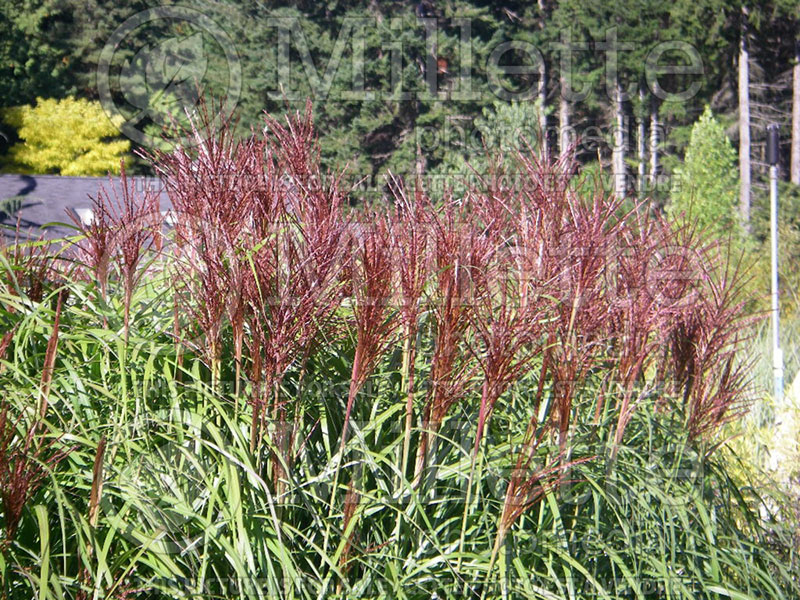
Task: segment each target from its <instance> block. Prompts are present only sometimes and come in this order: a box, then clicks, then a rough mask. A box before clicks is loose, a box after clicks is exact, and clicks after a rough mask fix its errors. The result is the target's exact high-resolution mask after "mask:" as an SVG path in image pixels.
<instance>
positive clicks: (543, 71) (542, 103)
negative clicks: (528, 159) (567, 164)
mask: <svg viewBox="0 0 800 600" xmlns="http://www.w3.org/2000/svg"><path fill="white" fill-rule="evenodd" d="M546 103H547V65H545V63H544V61H542V65H541V67H540V69H539V108H540V110H539V135H540V137H541V145H542V157H543V158H544V159H545V160H549V159H550V147H549V145H548V139H547V112H546V110H545V109H546V108H547V104H546Z"/></svg>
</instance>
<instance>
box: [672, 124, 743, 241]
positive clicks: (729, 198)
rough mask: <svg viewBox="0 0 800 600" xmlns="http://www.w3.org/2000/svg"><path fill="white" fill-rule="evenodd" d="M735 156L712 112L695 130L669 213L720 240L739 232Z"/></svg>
mask: <svg viewBox="0 0 800 600" xmlns="http://www.w3.org/2000/svg"><path fill="white" fill-rule="evenodd" d="M737 183H738V181H737V177H736V152H735V150H734V149H733V145H732V144H731V141H730V139H729V138H728V136H727V135H725V130H724V128H723V127H722V125H721V124H720V123H719V122H718V121H717V120H716V119H715V118H714V116H713V114H712V113H711V109H710V108H706V110H705V112H704V113H703V115H702V116H701V117H700V119H699V120H698V121H697V123H695V125H694V126H693V127H692V133H691V138H690V141H689V147H688V148H687V150H686V159H685V160H684V162H683V165H681V167H679V168H678V169H677V170H676V173H675V179H674V184H673V188H672V194H671V202H670V204H669V206H668V211H669V213H670V214H672V215H675V216H677V215H679V214H680V213H685V214H686V216H687V217H688V218H689V219H690V220H696V221H697V223H698V225H699V226H700V227H702V228H705V229H707V230H709V231H711V232H713V233H715V234H718V235H720V236H727V235H728V234H729V233H730V232H733V231H736V230H737V229H738V225H737V223H738V220H737V218H736V186H737Z"/></svg>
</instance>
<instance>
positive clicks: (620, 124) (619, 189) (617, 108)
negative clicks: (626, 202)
mask: <svg viewBox="0 0 800 600" xmlns="http://www.w3.org/2000/svg"><path fill="white" fill-rule="evenodd" d="M614 117H615V118H614V121H615V127H614V148H613V151H612V172H613V175H614V192H615V193H616V195H617V196H624V195H625V192H626V190H627V185H626V183H625V113H624V111H623V104H622V88H621V87H620V84H619V81H616V82H614Z"/></svg>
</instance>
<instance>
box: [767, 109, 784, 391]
mask: <svg viewBox="0 0 800 600" xmlns="http://www.w3.org/2000/svg"><path fill="white" fill-rule="evenodd" d="M767 162H768V163H769V191H770V194H769V207H770V246H771V249H772V260H771V263H772V265H771V267H772V268H771V271H772V273H771V275H772V277H771V279H772V294H771V296H772V374H773V378H774V393H775V401H776V402H778V403H779V402H782V401H783V351H782V350H781V343H780V310H779V305H778V126H777V125H776V124H774V123H773V124H772V125H770V126H769V127H768V128H767Z"/></svg>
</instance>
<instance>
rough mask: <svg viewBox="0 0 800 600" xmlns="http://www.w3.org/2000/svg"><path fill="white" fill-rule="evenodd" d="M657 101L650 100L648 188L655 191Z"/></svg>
mask: <svg viewBox="0 0 800 600" xmlns="http://www.w3.org/2000/svg"><path fill="white" fill-rule="evenodd" d="M659 126H660V125H659V123H658V102H657V101H656V98H655V96H654V97H653V98H652V99H651V101H650V189H651V190H652V191H655V189H656V179H657V177H658V128H659Z"/></svg>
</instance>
